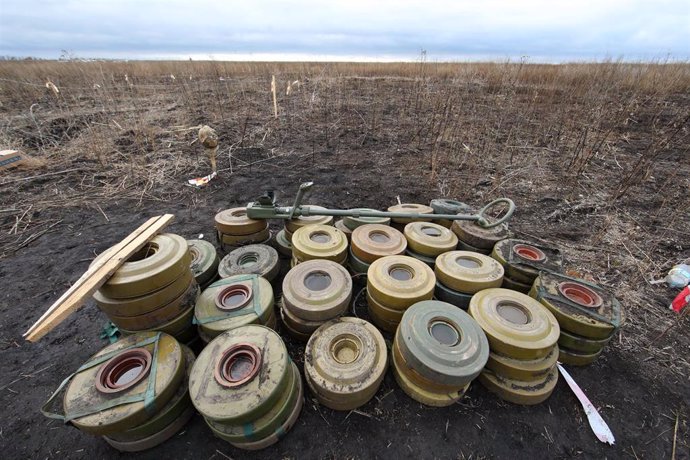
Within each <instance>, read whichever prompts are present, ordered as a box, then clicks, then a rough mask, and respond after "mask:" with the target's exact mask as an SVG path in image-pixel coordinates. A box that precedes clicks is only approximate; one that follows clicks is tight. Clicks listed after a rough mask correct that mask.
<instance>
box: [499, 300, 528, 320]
mask: <svg viewBox="0 0 690 460" xmlns="http://www.w3.org/2000/svg"><path fill="white" fill-rule="evenodd" d="M496 312H497V313H498V315H499V316H500V317H501V318H503V319H505V320H506V321H509V322H511V323H513V324H528V323H530V322H531V321H532V316H531V315H530V313H529V311H528V310H527V309H526V308H525V307H523V306H522V305H520V304H517V303H513V302H500V303H499V304H498V305H497V306H496Z"/></svg>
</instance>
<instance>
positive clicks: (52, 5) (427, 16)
mask: <svg viewBox="0 0 690 460" xmlns="http://www.w3.org/2000/svg"><path fill="white" fill-rule="evenodd" d="M421 49H424V50H426V51H427V58H428V60H430V61H435V60H439V61H440V60H466V59H473V60H478V59H506V58H511V59H520V57H522V56H528V57H529V60H530V61H535V62H536V61H549V62H558V61H564V60H593V59H596V60H600V59H604V58H613V59H617V58H620V57H622V58H624V59H628V60H639V59H644V60H647V59H665V58H667V57H669V56H670V58H672V59H682V60H687V59H690V0H654V1H642V0H630V1H623V0H579V1H559V0H521V1H518V0H505V1H499V0H471V1H460V0H455V1H453V0H440V1H433V0H411V1H406V0H368V1H366V0H350V1H334V0H292V1H277V0H273V1H269V0H265V1H261V0H244V1H230V0H225V1H222V0H218V1H215V2H213V1H205V0H201V1H198V0H197V1H195V0H186V1H181V0H166V1H164V0H148V1H135V0H118V1H113V0H109V1H106V0H59V1H53V0H47V1H46V0H43V1H41V0H21V1H10V0H0V55H10V56H36V57H43V58H58V57H59V56H60V54H61V50H68V51H70V52H71V53H73V54H74V55H76V56H79V57H106V58H132V59H136V58H180V59H188V58H189V57H193V58H195V59H209V58H212V59H219V60H220V59H271V60H301V59H323V60H333V59H345V60H401V59H402V60H414V59H418V58H419V55H420V50H421Z"/></svg>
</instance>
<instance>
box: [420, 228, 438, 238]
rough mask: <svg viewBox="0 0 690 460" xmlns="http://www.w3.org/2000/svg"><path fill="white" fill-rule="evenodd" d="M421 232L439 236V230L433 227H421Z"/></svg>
mask: <svg viewBox="0 0 690 460" xmlns="http://www.w3.org/2000/svg"><path fill="white" fill-rule="evenodd" d="M422 233H424V234H425V235H428V236H432V237H439V236H441V231H440V230H439V229H437V228H434V227H422Z"/></svg>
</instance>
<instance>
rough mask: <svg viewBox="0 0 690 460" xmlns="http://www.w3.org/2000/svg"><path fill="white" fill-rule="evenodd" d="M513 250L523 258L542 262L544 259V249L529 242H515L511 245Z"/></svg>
mask: <svg viewBox="0 0 690 460" xmlns="http://www.w3.org/2000/svg"><path fill="white" fill-rule="evenodd" d="M513 252H514V253H515V254H517V255H518V256H520V257H522V258H523V259H527V260H532V261H534V262H543V261H544V260H546V254H544V251H542V250H541V249H539V248H535V247H534V246H531V245H529V244H516V245H515V246H513Z"/></svg>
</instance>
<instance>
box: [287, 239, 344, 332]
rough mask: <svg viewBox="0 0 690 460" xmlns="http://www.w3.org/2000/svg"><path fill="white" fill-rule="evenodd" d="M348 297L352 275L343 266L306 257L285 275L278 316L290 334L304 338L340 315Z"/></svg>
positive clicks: (330, 261)
mask: <svg viewBox="0 0 690 460" xmlns="http://www.w3.org/2000/svg"><path fill="white" fill-rule="evenodd" d="M305 228H306V227H305ZM300 231H301V230H300ZM297 233H299V231H298V232H297ZM297 233H296V234H297ZM351 298H352V279H351V278H350V274H349V273H348V272H347V270H346V269H345V267H343V266H342V265H340V264H338V263H336V262H333V261H332V260H309V261H307V262H303V263H301V264H299V265H297V266H295V267H294V268H292V269H291V270H290V271H289V272H288V273H287V275H285V278H284V279H283V297H282V305H281V308H280V316H281V319H282V320H283V325H284V326H285V329H286V330H287V332H288V333H289V334H290V336H292V337H294V338H296V339H298V340H301V341H303V342H306V341H307V340H309V337H310V336H311V335H312V333H313V332H314V331H316V330H317V329H318V328H319V327H320V326H321V325H322V324H324V323H325V322H327V321H329V320H331V319H334V318H337V317H339V316H341V315H343V314H344V313H345V312H346V311H347V309H348V306H349V304H350V299H351Z"/></svg>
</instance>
